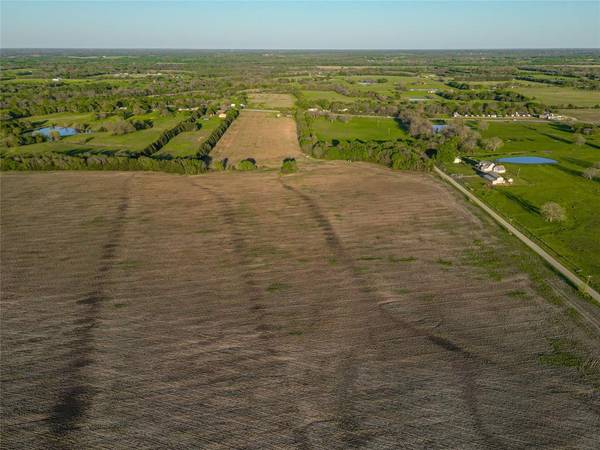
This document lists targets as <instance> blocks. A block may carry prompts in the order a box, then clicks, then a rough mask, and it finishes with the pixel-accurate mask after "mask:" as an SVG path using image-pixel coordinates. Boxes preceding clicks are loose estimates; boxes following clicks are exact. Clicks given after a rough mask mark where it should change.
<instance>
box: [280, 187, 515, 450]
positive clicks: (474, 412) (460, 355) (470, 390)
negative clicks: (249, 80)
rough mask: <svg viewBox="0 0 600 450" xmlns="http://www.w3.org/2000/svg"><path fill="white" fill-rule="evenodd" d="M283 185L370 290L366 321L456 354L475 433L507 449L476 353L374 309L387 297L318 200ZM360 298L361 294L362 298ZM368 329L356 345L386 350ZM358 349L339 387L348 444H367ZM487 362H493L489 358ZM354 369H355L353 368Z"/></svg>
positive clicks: (345, 364)
mask: <svg viewBox="0 0 600 450" xmlns="http://www.w3.org/2000/svg"><path fill="white" fill-rule="evenodd" d="M280 181H281V183H282V185H283V187H284V188H285V189H287V190H288V191H289V192H291V193H293V194H294V195H296V196H297V197H298V198H300V199H301V200H302V202H303V203H304V204H305V206H306V208H307V209H308V212H309V215H310V216H311V217H312V219H313V221H314V222H315V223H316V224H317V226H318V227H319V229H320V230H321V233H322V235H323V238H324V240H325V242H326V244H327V246H328V247H329V249H330V251H331V253H332V254H333V255H334V256H335V257H336V258H337V259H338V260H339V262H340V264H341V265H343V266H345V267H346V268H347V269H348V271H349V272H350V273H351V274H352V275H353V283H354V284H355V288H356V289H357V290H358V291H359V292H361V293H368V295H369V297H368V298H365V297H362V298H361V300H360V303H363V305H362V306H361V307H362V309H363V311H362V313H363V314H362V317H363V319H364V320H365V321H366V322H369V321H370V320H369V319H368V315H369V314H371V315H372V314H373V313H375V314H377V320H376V322H377V323H378V324H379V325H380V326H379V328H380V329H381V328H382V327H386V328H387V327H390V326H400V327H402V328H403V329H404V330H406V331H409V332H410V333H411V335H413V336H414V337H418V336H420V337H423V338H425V339H426V340H427V341H428V342H429V343H430V344H432V345H434V346H435V347H437V348H440V349H442V350H444V351H445V352H448V353H451V354H452V355H456V356H457V358H454V357H453V358H452V359H451V363H452V365H453V366H454V368H455V370H456V372H457V373H458V374H459V379H460V383H461V389H462V397H463V401H464V402H465V405H466V406H467V408H468V411H469V415H470V417H471V422H472V426H473V428H474V430H475V432H476V433H477V434H478V436H480V438H481V441H482V443H483V444H484V445H485V446H486V447H488V448H505V445H506V444H505V443H503V442H501V441H500V440H499V439H497V438H496V437H495V436H494V435H493V434H492V433H491V432H489V431H488V430H487V427H486V425H485V420H484V417H483V414H482V413H481V411H480V408H479V403H478V397H477V386H476V382H475V371H476V367H475V359H476V357H475V355H473V354H471V353H470V352H468V351H466V350H464V349H462V348H461V347H460V346H458V345H456V344H455V343H453V342H452V341H450V340H449V339H447V338H444V337H441V336H438V335H435V334H432V333H429V332H428V331H426V330H423V329H420V328H417V327H415V326H414V325H413V324H412V323H410V322H407V321H404V320H401V319H399V318H397V317H393V316H392V315H391V314H390V313H388V312H385V310H383V309H381V308H377V309H374V308H371V307H370V306H369V305H379V304H381V303H382V302H383V301H384V299H383V298H380V296H379V295H378V293H377V289H376V288H374V287H373V286H371V283H370V282H369V280H367V279H366V277H365V276H364V275H363V274H362V273H361V272H360V270H358V267H357V266H356V264H355V262H354V259H353V258H352V256H351V255H350V254H349V253H348V251H347V250H346V249H345V248H344V246H343V244H342V242H341V240H340V238H339V237H338V235H337V233H336V232H335V229H334V228H333V226H332V224H331V222H330V221H329V220H328V219H327V217H326V216H325V214H324V213H323V212H322V210H321V208H320V206H319V205H318V204H317V202H316V201H315V200H313V199H312V198H311V197H310V196H309V195H307V194H305V193H303V192H302V191H300V190H298V189H295V188H294V187H292V186H290V185H288V184H286V183H285V182H283V181H282V180H280ZM359 298H360V297H359ZM352 307H357V304H356V302H353V304H352ZM365 328H366V329H367V330H368V331H367V335H366V336H365V337H364V339H357V340H356V341H355V345H356V346H357V347H358V348H359V349H371V350H375V351H377V352H380V353H381V352H385V349H384V348H381V347H380V346H378V345H377V341H376V339H375V337H374V336H373V332H372V331H371V328H370V327H368V326H367V327H365ZM355 353H356V352H351V353H350V354H348V355H344V357H343V358H342V363H341V367H340V371H339V375H340V378H339V380H340V383H339V384H338V386H337V388H336V397H337V399H338V412H339V417H338V423H339V424H340V426H341V428H342V429H343V430H344V442H345V444H346V445H347V446H355V445H364V444H365V443H366V442H368V441H365V438H364V436H363V437H361V436H356V435H355V432H354V431H353V430H356V429H357V428H358V425H359V424H358V422H357V420H356V417H354V415H353V413H352V411H353V406H352V403H353V398H354V396H353V395H352V389H353V385H354V384H355V382H356V377H357V367H356V364H355V363H356V361H355V356H354V354H355ZM487 363H491V362H490V361H487ZM352 369H353V370H352Z"/></svg>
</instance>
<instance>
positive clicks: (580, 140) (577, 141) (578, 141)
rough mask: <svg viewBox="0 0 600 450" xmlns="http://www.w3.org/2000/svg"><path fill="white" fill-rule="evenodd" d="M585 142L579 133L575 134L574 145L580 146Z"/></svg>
mask: <svg viewBox="0 0 600 450" xmlns="http://www.w3.org/2000/svg"><path fill="white" fill-rule="evenodd" d="M584 144H585V138H584V137H583V135H581V134H577V135H576V136H575V145H579V146H580V147H581V146H582V145H584Z"/></svg>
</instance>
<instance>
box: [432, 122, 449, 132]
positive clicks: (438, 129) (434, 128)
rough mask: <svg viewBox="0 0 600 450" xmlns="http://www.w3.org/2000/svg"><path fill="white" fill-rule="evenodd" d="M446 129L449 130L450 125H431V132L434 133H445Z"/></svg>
mask: <svg viewBox="0 0 600 450" xmlns="http://www.w3.org/2000/svg"><path fill="white" fill-rule="evenodd" d="M446 128H448V125H443V124H442V125H435V124H434V125H431V130H432V131H433V132H434V133H441V132H442V131H444V130H445V129H446Z"/></svg>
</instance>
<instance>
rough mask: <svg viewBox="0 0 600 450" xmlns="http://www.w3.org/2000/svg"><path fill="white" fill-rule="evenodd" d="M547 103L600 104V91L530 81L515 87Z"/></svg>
mask: <svg viewBox="0 0 600 450" xmlns="http://www.w3.org/2000/svg"><path fill="white" fill-rule="evenodd" d="M513 90H515V91H517V92H519V93H520V94H523V95H525V96H526V97H529V98H532V99H534V100H536V101H538V102H541V103H544V104H546V105H569V104H572V105H575V106H595V105H600V91H591V90H584V89H575V88H571V87H559V86H552V85H546V84H539V85H538V84H534V83H528V84H524V85H523V86H520V87H517V88H515V89H513Z"/></svg>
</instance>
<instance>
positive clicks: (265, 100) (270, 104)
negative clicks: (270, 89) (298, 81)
mask: <svg viewBox="0 0 600 450" xmlns="http://www.w3.org/2000/svg"><path fill="white" fill-rule="evenodd" d="M294 102H295V99H294V97H293V96H292V95H291V94H273V93H266V92H265V93H262V92H260V93H252V94H248V106H250V107H251V108H267V109H268V108H273V109H277V108H293V107H294Z"/></svg>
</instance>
